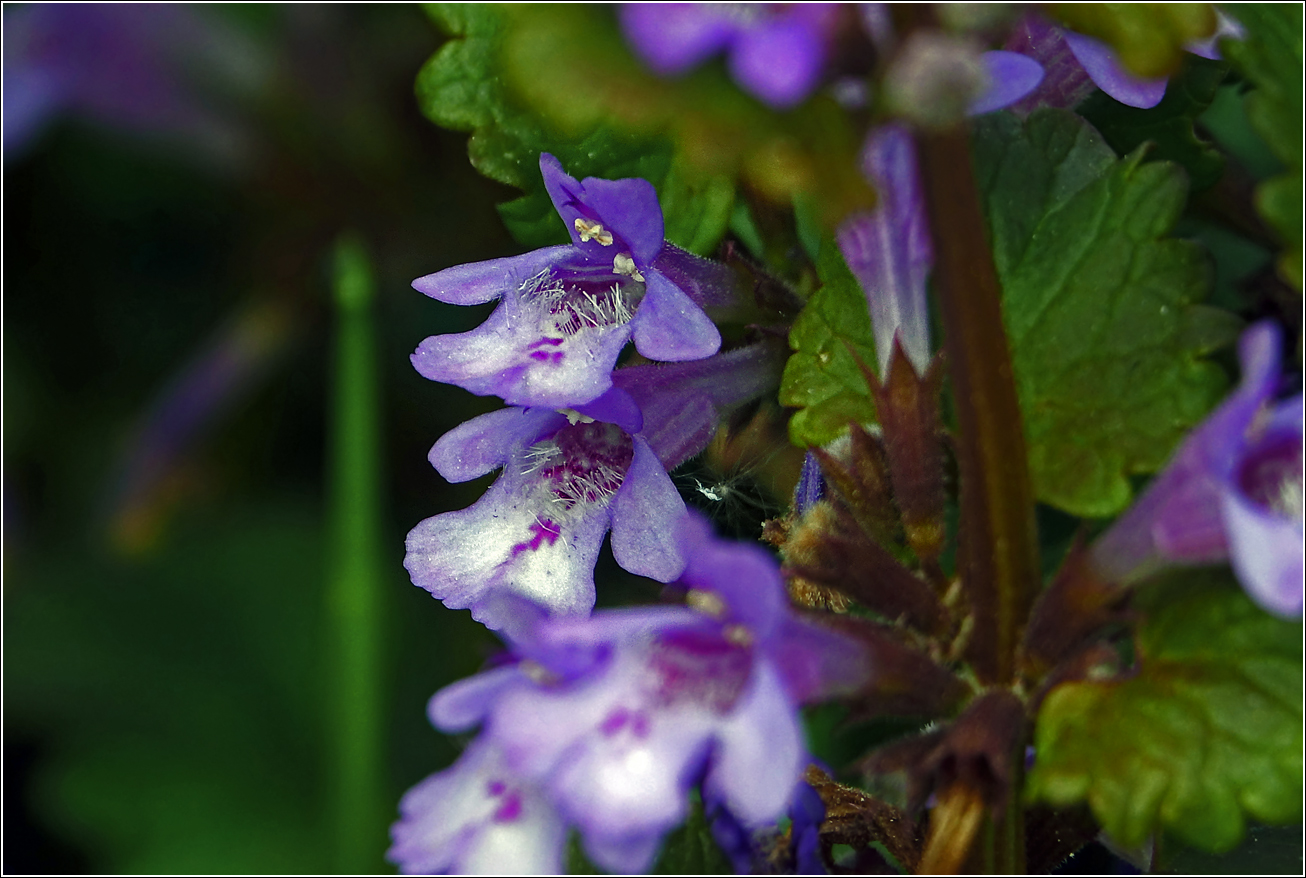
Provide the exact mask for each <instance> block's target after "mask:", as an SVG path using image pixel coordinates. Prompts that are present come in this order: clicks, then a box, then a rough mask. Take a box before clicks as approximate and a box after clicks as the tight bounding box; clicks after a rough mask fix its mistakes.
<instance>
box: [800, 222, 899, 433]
mask: <svg viewBox="0 0 1306 878" xmlns="http://www.w3.org/2000/svg"><path fill="white" fill-rule="evenodd" d="M816 272H817V275H818V277H819V278H820V280H821V287H820V288H819V289H818V290H817V291H816V292H815V293H813V294H812V297H811V298H810V299H808V301H807V305H806V306H804V308H803V311H802V313H801V314H799V315H798V319H797V320H796V321H794V325H793V329H791V330H790V332H789V346H790V347H792V348H793V349H794V353H793V356H791V357H790V358H789V362H788V363H786V364H785V371H784V377H783V378H782V379H781V382H780V403H781V405H787V406H794V407H796V408H798V409H800V411H798V412H797V413H796V414H795V415H794V416H793V417H792V418H791V419H790V421H789V438H790V440H791V441H792V442H793V443H794V444H795V445H804V446H805V445H824V444H825V443H827V442H829V441H831V440H833V439H835V438H836V437H838V436H839V435H840V434H842V433H843V432H844V431H845V430H847V429H848V424H849V422H855V423H858V424H866V423H870V422H872V421H874V420H875V403H874V401H873V400H872V399H871V391H870V388H869V387H867V386H866V378H865V376H864V375H863V374H862V370H861V367H860V366H859V365H858V364H857V360H856V359H855V358H854V357H853V353H852V351H855V352H856V354H857V356H858V357H860V358H861V360H862V362H863V363H865V364H867V365H868V366H870V365H871V364H873V363H875V362H876V359H875V336H874V335H873V334H872V332H871V315H870V311H869V310H868V308H867V306H866V294H865V293H863V292H862V287H861V284H859V283H858V282H857V278H855V277H854V276H853V273H852V272H851V271H850V270H849V269H848V264H847V263H846V262H845V261H844V258H843V254H842V253H840V252H839V248H838V246H836V245H835V243H834V241H833V240H830V239H826V241H825V243H824V244H823V245H822V247H821V256H820V259H819V260H818V262H817V266H816ZM850 346H851V348H852V351H850V350H849V347H850Z"/></svg>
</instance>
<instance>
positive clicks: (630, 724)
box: [405, 517, 866, 872]
mask: <svg viewBox="0 0 1306 878" xmlns="http://www.w3.org/2000/svg"><path fill="white" fill-rule="evenodd" d="M681 538H682V539H683V541H684V542H683V552H684V554H685V556H686V557H687V558H688V561H689V563H688V566H687V567H686V569H685V573H684V575H683V576H682V578H681V579H680V580H679V582H678V585H680V586H682V587H684V588H686V589H688V600H689V605H690V606H689V607H655V608H646V609H633V610H618V611H606V612H600V613H596V614H595V615H594V616H593V617H591V618H589V619H576V618H551V619H545V620H542V621H540V622H539V623H538V624H537V625H536V626H535V627H534V629H533V630H532V631H531V632H530V633H529V634H528V635H527V636H526V637H524V638H522V639H521V640H520V641H519V642H518V643H516V644H515V645H514V650H513V651H514V655H515V657H516V658H517V659H518V660H519V661H518V662H517V663H516V664H513V665H509V666H506V667H500V668H497V669H494V670H491V671H487V672H484V673H482V674H479V675H477V676H475V677H472V678H470V679H468V680H465V681H463V682H461V683H456V684H454V685H453V686H450V687H448V688H446V689H444V690H443V691H441V692H440V693H438V694H437V695H436V696H435V697H434V698H433V699H432V700H431V705H430V711H429V712H430V716H431V720H432V722H433V723H434V724H435V725H436V726H437V727H438V728H440V729H443V730H444V731H447V732H460V731H465V730H466V729H469V728H471V727H473V726H476V725H478V724H480V725H482V726H483V732H482V738H481V742H479V743H478V746H480V745H482V744H484V745H485V746H493V747H495V748H497V749H498V751H499V752H500V753H502V755H503V759H504V762H505V764H506V765H507V766H508V767H509V769H510V770H511V771H512V772H513V773H514V776H515V777H517V778H520V779H521V780H522V781H523V782H526V783H532V784H535V785H536V788H538V789H541V790H545V791H546V794H547V796H548V798H549V799H550V800H551V801H552V802H553V804H554V805H555V807H556V808H557V809H558V810H559V812H560V813H561V814H562V815H563V816H564V818H565V820H566V822H567V823H570V824H574V825H576V826H577V827H578V828H579V830H580V832H581V835H582V837H583V839H584V843H585V848H586V851H587V853H588V854H589V856H590V857H591V858H592V859H593V860H594V861H595V862H596V863H598V864H599V865H600V866H602V867H604V868H606V869H608V870H611V871H615V872H640V871H644V870H646V869H647V868H648V867H649V866H650V865H651V864H652V861H653V859H654V857H655V856H656V854H657V850H658V847H659V845H660V844H661V840H662V837H663V836H664V835H665V834H666V833H667V832H668V831H670V830H671V829H672V828H674V827H675V826H676V825H678V824H679V823H681V822H682V821H683V820H684V819H685V816H686V813H687V807H688V792H689V789H690V787H692V786H694V785H696V784H698V783H700V782H701V783H702V785H703V798H704V801H705V802H706V803H708V805H709V807H712V808H724V809H726V810H728V811H729V812H730V815H731V818H732V819H733V820H735V821H737V822H738V824H739V825H740V826H742V827H757V826H759V825H762V824H764V823H768V822H771V821H774V820H776V819H777V818H779V817H780V816H782V814H783V813H784V811H785V809H786V808H787V807H788V805H789V803H790V799H791V798H792V796H793V792H794V789H795V785H796V784H797V783H798V781H799V778H800V777H801V774H802V771H803V769H804V767H805V765H806V762H807V755H806V751H805V748H804V746H803V741H802V728H801V722H800V720H799V718H798V715H797V707H798V704H799V703H801V702H804V701H806V700H809V699H812V698H815V697H818V696H821V695H828V694H831V693H833V692H836V691H847V690H848V689H849V688H851V687H853V686H856V685H858V683H860V682H861V680H862V679H863V677H864V675H865V673H866V668H865V666H864V662H865V658H864V655H863V653H862V652H861V650H860V648H859V647H858V646H857V645H856V644H854V643H852V642H850V641H848V640H845V639H844V638H843V637H841V636H839V635H836V634H834V633H832V632H829V631H826V630H824V629H821V628H817V627H815V626H813V625H812V624H810V623H807V622H803V621H800V620H799V619H797V618H796V617H794V616H793V615H792V614H791V613H790V611H789V607H788V600H787V598H786V595H785V590H784V583H783V580H782V579H781V577H780V571H779V569H778V567H777V566H776V563H775V561H774V559H772V558H771V556H770V555H768V554H767V553H766V552H765V551H763V550H762V549H761V548H759V547H757V546H754V545H749V544H734V543H725V542H721V541H718V540H716V539H715V538H714V537H713V536H712V533H711V529H710V527H709V526H708V525H707V523H706V522H704V521H702V520H701V519H698V518H694V517H690V518H686V519H685V520H684V525H683V528H682V531H681ZM467 758H468V756H466V755H465V756H464V759H467ZM410 795H412V794H410ZM405 817H406V819H408V820H412V819H420V818H418V817H417V816H416V815H413V814H412V813H411V812H406V815H405Z"/></svg>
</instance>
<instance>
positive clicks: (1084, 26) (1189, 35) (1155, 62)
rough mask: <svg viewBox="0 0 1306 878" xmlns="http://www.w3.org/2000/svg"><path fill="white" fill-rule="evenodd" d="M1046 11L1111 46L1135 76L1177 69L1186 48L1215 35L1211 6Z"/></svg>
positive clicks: (1059, 6) (1071, 6)
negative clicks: (1190, 44)
mask: <svg viewBox="0 0 1306 878" xmlns="http://www.w3.org/2000/svg"><path fill="white" fill-rule="evenodd" d="M1048 11H1049V12H1050V13H1051V14H1052V15H1053V16H1054V17H1055V18H1056V19H1057V20H1058V21H1060V22H1061V23H1062V24H1064V25H1065V26H1066V27H1068V28H1070V29H1071V30H1075V31H1079V32H1080V33H1083V34H1087V35H1088V36H1091V37H1097V38H1098V39H1099V40H1102V41H1103V42H1106V43H1108V44H1110V45H1111V46H1112V47H1113V48H1114V49H1115V50H1116V52H1117V53H1118V54H1119V55H1120V61H1121V63H1123V64H1124V65H1125V66H1126V67H1128V68H1129V69H1130V70H1132V71H1133V72H1134V73H1135V74H1136V75H1138V76H1143V77H1156V76H1167V75H1169V74H1171V73H1173V72H1175V71H1176V70H1178V69H1179V65H1180V64H1181V63H1182V62H1183V56H1184V47H1185V46H1186V45H1187V44H1189V43H1191V42H1193V41H1195V40H1201V39H1204V38H1206V37H1209V36H1210V35H1211V34H1212V33H1214V32H1215V25H1216V18H1215V9H1214V8H1213V7H1212V6H1211V4H1210V3H1052V4H1049V6H1048Z"/></svg>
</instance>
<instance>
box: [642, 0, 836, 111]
mask: <svg viewBox="0 0 1306 878" xmlns="http://www.w3.org/2000/svg"><path fill="white" fill-rule="evenodd" d="M838 20H839V5H838V4H836V3H800V4H793V5H786V6H778V5H777V6H772V5H767V4H762V3H711V4H695V3H628V4H625V5H623V6H622V7H621V29H622V31H623V32H624V33H625V35H626V41H627V42H628V43H629V44H630V46H631V47H632V48H633V49H634V50H635V53H636V54H638V55H639V56H640V58H642V59H643V60H644V63H646V64H647V65H648V66H649V67H651V68H652V69H653V71H654V72H656V73H658V74H659V75H661V76H679V75H681V74H683V73H688V72H689V70H690V69H692V68H693V67H696V66H698V65H699V64H701V63H702V62H703V61H706V60H707V59H708V58H709V57H711V56H712V55H715V54H716V53H718V52H721V51H725V52H727V53H728V61H727V63H728V64H729V67H730V75H731V76H733V77H734V79H735V81H736V82H737V83H739V85H740V86H741V87H743V89H744V90H745V91H747V92H748V93H749V94H751V95H753V96H754V97H757V98H759V99H761V100H762V101H764V102H766V103H767V104H770V105H771V106H772V107H775V108H776V109H778V110H787V109H789V108H791V107H794V106H797V105H798V104H799V103H801V102H802V101H803V100H804V99H805V98H806V97H807V96H808V95H810V94H811V93H812V91H813V89H815V88H816V86H817V85H818V84H819V82H820V79H821V75H822V73H823V72H824V70H825V64H826V55H827V53H828V52H829V47H830V43H831V42H832V41H833V38H834V36H835V30H836V29H837V25H838Z"/></svg>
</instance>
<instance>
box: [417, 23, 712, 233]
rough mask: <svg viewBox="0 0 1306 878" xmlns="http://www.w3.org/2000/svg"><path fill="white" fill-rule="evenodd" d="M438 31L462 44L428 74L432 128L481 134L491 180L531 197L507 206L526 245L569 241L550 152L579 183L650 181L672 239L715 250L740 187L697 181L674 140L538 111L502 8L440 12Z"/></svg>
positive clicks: (509, 220)
mask: <svg viewBox="0 0 1306 878" xmlns="http://www.w3.org/2000/svg"><path fill="white" fill-rule="evenodd" d="M429 11H430V13H431V16H432V18H433V19H434V20H435V22H436V24H437V25H438V26H439V27H440V28H441V29H442V30H444V31H445V32H446V33H448V34H450V35H451V36H452V37H453V38H452V39H450V40H449V41H448V42H447V43H445V44H444V46H442V47H441V48H440V50H439V51H438V52H436V54H435V55H434V56H432V57H431V59H430V60H429V61H428V62H427V63H426V64H425V65H424V66H423V68H422V70H421V72H420V73H419V74H418V77H417V99H418V103H419V104H420V105H421V108H422V111H423V112H424V113H425V114H426V115H427V117H428V118H429V119H431V121H433V122H435V123H436V124H437V125H442V126H444V127H446V128H452V129H455V130H461V131H471V132H472V137H471V139H470V141H469V142H468V147H467V149H468V155H469V157H470V158H471V161H472V165H473V166H474V167H475V168H476V169H477V170H478V171H480V172H481V173H482V174H484V175H485V176H487V177H489V178H491V179H493V180H498V181H499V182H501V183H506V184H508V185H510V186H516V187H517V188H519V189H522V190H524V191H525V192H526V194H525V195H524V196H522V197H521V198H518V199H516V200H513V201H509V202H507V203H505V204H502V205H500V207H499V211H500V214H501V215H502V217H503V220H504V223H505V224H506V225H507V227H508V230H509V231H510V232H511V233H512V235H513V237H515V238H516V239H517V240H518V241H519V242H520V243H521V244H522V245H524V246H526V247H545V246H548V245H550V244H558V243H565V242H566V241H567V230H566V229H565V228H564V227H563V225H562V221H561V220H560V219H558V216H557V212H556V211H555V210H554V209H553V204H552V202H550V201H549V197H548V194H547V193H546V192H545V191H544V181H543V180H542V178H541V177H540V171H539V159H540V153H542V152H547V153H551V154H552V155H554V156H555V157H557V159H558V160H559V161H560V162H562V166H563V168H564V169H566V171H567V173H569V174H571V175H572V176H574V177H576V178H578V179H579V178H583V177H604V178H607V179H619V178H622V177H642V178H643V179H645V180H648V181H649V182H651V183H652V184H653V185H654V187H656V188H657V190H658V195H659V198H660V199H661V202H662V211H663V214H664V216H665V217H666V221H667V231H666V236H667V239H668V240H669V241H671V242H672V243H673V244H677V245H679V246H680V247H683V248H684V249H686V250H689V251H691V252H694V253H699V254H707V253H710V252H711V251H712V250H714V249H715V248H716V246H717V243H718V242H719V241H720V240H721V237H722V236H723V235H724V234H725V231H726V226H727V223H728V221H729V218H730V210H731V207H732V205H733V203H734V197H735V188H734V181H733V180H732V179H731V178H729V177H727V176H723V175H721V174H702V173H689V172H687V170H686V168H685V167H684V166H683V164H680V163H678V162H676V161H673V149H672V143H671V141H670V140H669V139H667V138H666V137H663V136H660V135H656V134H648V133H643V134H639V133H632V132H630V131H619V130H617V129H616V128H614V127H613V126H612V125H609V124H599V125H595V126H591V127H590V128H588V129H587V130H586V131H585V132H584V133H583V134H579V135H568V134H566V133H563V132H561V131H559V130H558V129H557V128H556V127H555V126H553V125H551V124H550V123H549V121H548V120H547V119H545V118H543V117H542V116H541V115H540V114H539V113H538V112H536V111H535V110H533V109H530V108H529V106H528V104H527V103H526V102H525V101H523V100H522V99H521V98H520V97H519V96H518V95H517V94H516V93H515V92H514V90H513V89H512V88H511V87H510V86H509V85H508V83H507V82H506V80H505V77H504V75H503V65H504V59H503V54H504V52H505V46H504V44H505V39H506V37H507V36H508V35H510V34H511V32H512V29H513V27H514V26H515V25H514V19H513V13H512V12H511V10H506V9H504V8H503V7H500V6H482V5H473V4H467V5H463V4H434V5H432V6H431V7H429Z"/></svg>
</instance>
